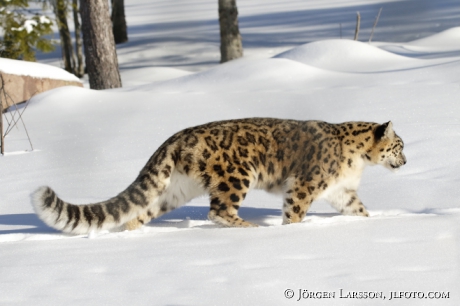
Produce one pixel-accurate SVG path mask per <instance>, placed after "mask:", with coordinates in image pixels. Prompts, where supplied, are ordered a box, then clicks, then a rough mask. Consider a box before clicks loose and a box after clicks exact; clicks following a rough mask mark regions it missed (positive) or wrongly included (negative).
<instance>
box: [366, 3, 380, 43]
mask: <svg viewBox="0 0 460 306" xmlns="http://www.w3.org/2000/svg"><path fill="white" fill-rule="evenodd" d="M382 9H383V7H381V8H380V10H379V13H378V14H377V17H376V18H375V21H374V25H373V26H372V31H371V36H370V37H369V42H371V40H372V36H374V30H375V27H376V26H377V22H379V18H380V13H381V12H382Z"/></svg>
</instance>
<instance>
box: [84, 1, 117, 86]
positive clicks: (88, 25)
mask: <svg viewBox="0 0 460 306" xmlns="http://www.w3.org/2000/svg"><path fill="white" fill-rule="evenodd" d="M80 14H81V20H82V31H83V44H84V46H85V58H86V70H87V71H88V76H89V85H90V88H92V89H107V88H118V87H121V78H120V73H119V71H118V59H117V52H116V49H115V41H114V39H113V32H112V26H111V21H110V15H109V4H108V1H107V0H80Z"/></svg>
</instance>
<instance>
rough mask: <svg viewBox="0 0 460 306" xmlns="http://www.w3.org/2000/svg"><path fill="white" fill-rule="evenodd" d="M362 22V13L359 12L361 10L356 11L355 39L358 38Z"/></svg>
mask: <svg viewBox="0 0 460 306" xmlns="http://www.w3.org/2000/svg"><path fill="white" fill-rule="evenodd" d="M360 23H361V15H360V14H359V12H356V29H355V40H358V35H359V26H360Z"/></svg>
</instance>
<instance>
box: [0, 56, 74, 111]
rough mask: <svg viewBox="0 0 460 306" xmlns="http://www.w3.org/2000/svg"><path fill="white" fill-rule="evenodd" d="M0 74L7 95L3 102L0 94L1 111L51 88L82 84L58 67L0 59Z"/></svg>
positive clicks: (3, 97)
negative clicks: (6, 99)
mask: <svg viewBox="0 0 460 306" xmlns="http://www.w3.org/2000/svg"><path fill="white" fill-rule="evenodd" d="M0 74H1V75H2V77H3V82H4V85H5V88H4V89H5V91H6V93H7V94H8V101H5V96H4V94H3V92H2V93H1V94H2V96H1V101H2V104H3V109H6V108H8V107H10V106H11V105H13V102H14V104H19V103H22V102H25V101H27V100H28V99H30V98H31V97H32V96H34V95H36V94H39V93H41V92H44V91H47V90H50V89H53V88H57V87H62V86H79V87H83V84H82V82H81V81H80V80H79V79H78V78H77V77H76V76H74V75H73V74H70V73H68V72H67V71H65V70H63V69H61V68H58V67H54V66H50V65H45V64H39V63H33V62H25V61H19V60H10V59H5V58H0ZM0 87H1V86H0ZM7 102H8V103H7Z"/></svg>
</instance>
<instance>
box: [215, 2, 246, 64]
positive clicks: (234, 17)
mask: <svg viewBox="0 0 460 306" xmlns="http://www.w3.org/2000/svg"><path fill="white" fill-rule="evenodd" d="M219 24H220V55H221V58H220V62H221V63H225V62H227V61H230V60H233V59H236V58H239V57H242V56H243V45H242V43H241V35H240V30H239V28H238V9H237V7H236V0H219Z"/></svg>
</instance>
